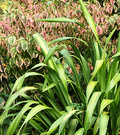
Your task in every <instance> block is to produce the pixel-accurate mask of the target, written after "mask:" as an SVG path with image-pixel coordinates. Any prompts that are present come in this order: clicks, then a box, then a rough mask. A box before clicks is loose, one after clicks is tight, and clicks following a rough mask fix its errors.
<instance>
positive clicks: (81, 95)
mask: <svg viewBox="0 0 120 135" xmlns="http://www.w3.org/2000/svg"><path fill="white" fill-rule="evenodd" d="M61 54H62V55H63V56H64V57H65V59H66V60H67V63H68V65H69V66H70V68H71V69H72V71H73V74H74V77H75V82H76V84H77V85H78V88H79V89H77V90H78V94H79V96H80V98H81V100H82V101H83V102H85V95H84V93H83V91H82V88H81V84H80V81H79V77H78V74H77V72H76V69H75V65H74V62H73V59H72V57H71V56H70V53H69V52H68V51H67V50H65V49H63V50H62V51H61Z"/></svg>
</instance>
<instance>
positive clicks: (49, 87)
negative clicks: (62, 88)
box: [42, 80, 61, 92]
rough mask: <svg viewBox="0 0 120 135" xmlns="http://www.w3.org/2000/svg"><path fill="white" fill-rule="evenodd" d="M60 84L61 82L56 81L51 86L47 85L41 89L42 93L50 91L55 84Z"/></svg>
mask: <svg viewBox="0 0 120 135" xmlns="http://www.w3.org/2000/svg"><path fill="white" fill-rule="evenodd" d="M60 82H61V80H60V81H58V82H54V83H51V84H50V85H48V86H47V87H46V88H45V89H43V91H42V92H45V91H47V90H50V89H51V88H53V87H55V86H56V85H57V84H59V83H60Z"/></svg>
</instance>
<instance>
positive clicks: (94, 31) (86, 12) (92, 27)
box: [79, 0, 100, 44]
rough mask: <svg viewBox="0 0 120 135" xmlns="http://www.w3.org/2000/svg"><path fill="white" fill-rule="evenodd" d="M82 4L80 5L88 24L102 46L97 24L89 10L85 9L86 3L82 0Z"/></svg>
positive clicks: (80, 0)
mask: <svg viewBox="0 0 120 135" xmlns="http://www.w3.org/2000/svg"><path fill="white" fill-rule="evenodd" d="M79 2H80V5H81V7H82V11H83V14H84V16H85V18H86V20H87V22H88V23H89V25H90V27H91V29H92V31H93V33H94V35H95V37H96V39H97V41H98V43H99V44H100V41H99V37H98V34H97V30H96V27H95V22H94V20H93V18H92V17H91V15H90V13H89V12H88V10H87V8H86V7H85V5H84V3H83V1H82V0H79Z"/></svg>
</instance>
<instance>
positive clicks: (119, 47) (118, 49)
mask: <svg viewBox="0 0 120 135" xmlns="http://www.w3.org/2000/svg"><path fill="white" fill-rule="evenodd" d="M117 52H120V32H119V38H118V47H117Z"/></svg>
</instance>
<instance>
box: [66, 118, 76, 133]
mask: <svg viewBox="0 0 120 135" xmlns="http://www.w3.org/2000/svg"><path fill="white" fill-rule="evenodd" d="M77 125H78V120H77V119H71V120H70V124H69V127H68V129H69V130H68V135H74V134H75V132H76V128H77Z"/></svg>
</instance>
